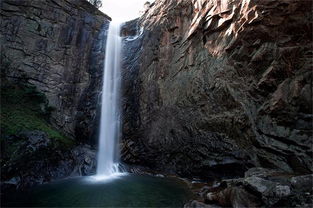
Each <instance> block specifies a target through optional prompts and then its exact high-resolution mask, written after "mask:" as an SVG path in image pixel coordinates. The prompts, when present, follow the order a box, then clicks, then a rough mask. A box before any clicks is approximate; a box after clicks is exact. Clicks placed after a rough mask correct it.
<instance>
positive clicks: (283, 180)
mask: <svg viewBox="0 0 313 208" xmlns="http://www.w3.org/2000/svg"><path fill="white" fill-rule="evenodd" d="M312 180H313V175H312V174H311V175H304V176H294V175H288V174H287V175H286V174H284V173H282V172H279V171H277V170H271V169H264V168H252V169H249V170H248V171H247V172H246V173H245V177H244V178H240V179H235V180H225V181H222V182H221V183H218V184H216V185H215V186H205V187H204V188H202V190H201V191H200V192H199V193H198V195H199V196H200V199H199V200H198V201H197V200H193V201H190V202H189V203H187V204H186V205H185V207H186V208H187V207H206V208H210V207H221V206H223V207H225V206H226V207H238V208H239V207H312V203H313V201H312V200H313V198H312V182H313V181H312Z"/></svg>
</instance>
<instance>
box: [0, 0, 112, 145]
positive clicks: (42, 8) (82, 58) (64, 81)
mask: <svg viewBox="0 0 313 208" xmlns="http://www.w3.org/2000/svg"><path fill="white" fill-rule="evenodd" d="M1 19H2V21H1V36H0V40H1V76H2V77H5V78H6V79H8V80H11V81H15V82H28V83H30V84H33V85H35V86H36V87H37V89H38V90H39V91H41V92H43V93H44V94H45V95H46V96H47V98H48V100H49V105H50V106H52V107H54V108H55V110H54V111H53V112H52V117H51V123H52V124H53V125H54V126H55V127H57V128H58V129H60V130H62V131H63V132H64V133H65V134H66V135H67V136H69V137H72V138H74V137H75V136H76V138H78V139H81V140H85V141H86V139H88V138H90V137H91V136H92V134H93V133H94V129H95V128H94V123H95V122H96V113H95V112H96V108H97V103H98V102H97V97H98V92H99V90H100V86H101V80H102V71H103V70H102V67H103V60H104V50H105V39H106V30H107V27H108V23H109V21H110V18H109V17H108V16H106V15H104V14H102V13H101V12H99V11H98V10H97V9H95V8H94V7H93V6H92V5H91V4H89V3H88V2H87V1H85V0H78V1H77V0H67V1H55V0H47V1H10V0H4V1H1Z"/></svg>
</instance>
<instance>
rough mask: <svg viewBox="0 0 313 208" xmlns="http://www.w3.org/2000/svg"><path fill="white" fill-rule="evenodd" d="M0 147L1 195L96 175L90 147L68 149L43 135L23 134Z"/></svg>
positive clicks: (32, 132) (80, 146) (34, 132)
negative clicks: (64, 179)
mask: <svg viewBox="0 0 313 208" xmlns="http://www.w3.org/2000/svg"><path fill="white" fill-rule="evenodd" d="M1 147H2V148H1V151H2V162H1V163H2V166H1V190H2V192H7V191H10V190H16V189H26V188H29V187H31V186H34V185H38V184H42V183H47V182H50V181H53V180H56V179H62V178H65V177H68V176H83V175H91V174H94V173H95V168H96V152H95V150H92V149H91V147H90V146H88V145H79V146H72V147H67V146H66V145H64V144H63V143H58V141H57V140H52V139H49V137H48V135H47V134H46V133H45V132H42V131H24V132H21V133H20V134H18V135H14V136H11V137H10V138H7V139H6V140H5V141H4V142H2V144H1ZM13 147H14V151H12V148H13Z"/></svg>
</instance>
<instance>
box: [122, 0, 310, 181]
mask: <svg viewBox="0 0 313 208" xmlns="http://www.w3.org/2000/svg"><path fill="white" fill-rule="evenodd" d="M311 8H312V2H311V1H298V0H291V1H284V2H282V1H275V0H268V1H260V0H245V1H239V0H238V1H237V0H235V1H227V0H191V1H190V0H179V1H176V0H167V1H164V0H157V1H156V2H155V3H154V5H153V6H152V7H151V8H150V9H149V10H148V11H146V13H145V14H144V15H143V16H142V17H141V19H139V20H138V25H139V26H142V27H143V28H144V31H143V35H142V37H141V38H138V39H136V40H133V41H126V42H125V47H126V48H128V49H131V48H132V47H133V46H134V45H138V46H139V47H140V50H132V52H131V53H130V52H128V50H127V53H125V56H126V58H125V61H124V65H129V64H131V66H127V67H124V70H126V71H127V72H124V73H130V74H133V78H134V79H135V80H132V81H127V79H126V82H125V86H124V96H125V102H124V105H123V107H124V112H125V113H124V115H125V117H124V140H123V149H122V158H123V160H124V161H125V162H127V163H131V164H140V165H148V166H150V167H154V168H155V169H158V170H163V171H168V172H175V173H178V174H180V175H185V176H196V175H198V176H202V177H208V176H212V177H216V176H227V175H228V176H229V175H240V174H241V175H242V174H243V173H244V170H245V169H247V168H248V167H251V166H262V167H268V168H278V169H280V170H282V171H285V172H290V173H302V174H306V173H311V172H312V171H313V170H312V167H313V166H312V117H313V116H312V15H311V12H312V11H311ZM124 27H126V29H125V30H124V31H126V32H125V34H127V31H133V30H134V29H133V28H132V27H134V24H133V23H126V25H125V26H124ZM127 27H128V28H127ZM134 42H137V43H134ZM134 53H136V54H134ZM131 109H134V110H131ZM130 112H131V113H130ZM234 171H235V173H234ZM236 171H238V173H236Z"/></svg>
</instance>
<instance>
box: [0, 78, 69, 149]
mask: <svg viewBox="0 0 313 208" xmlns="http://www.w3.org/2000/svg"><path fill="white" fill-rule="evenodd" d="M52 110H53V108H52V107H50V106H48V103H47V99H46V97H45V95H44V94H43V93H40V92H38V91H37V90H36V87H35V86H32V85H27V84H11V83H10V84H9V83H2V85H1V114H0V122H1V137H2V138H4V136H9V135H16V134H18V133H19V132H21V131H25V130H40V131H43V132H46V133H47V134H48V136H49V138H51V139H56V140H58V141H60V142H62V143H66V144H69V143H71V140H70V139H68V138H67V137H65V136H63V135H62V134H61V133H60V132H58V131H57V130H55V129H54V128H53V127H52V126H51V125H50V124H49V122H48V118H49V116H50V113H51V111H52Z"/></svg>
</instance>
